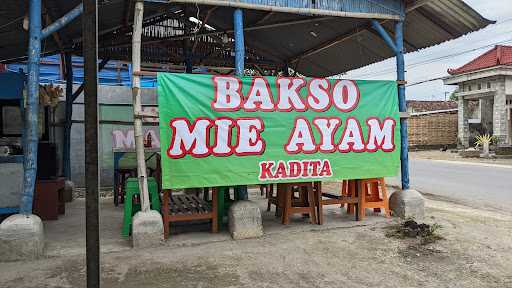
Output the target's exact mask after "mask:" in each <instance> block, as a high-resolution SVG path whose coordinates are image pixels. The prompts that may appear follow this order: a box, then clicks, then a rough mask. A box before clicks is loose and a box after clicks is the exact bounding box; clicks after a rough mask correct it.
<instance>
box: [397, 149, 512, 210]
mask: <svg viewBox="0 0 512 288" xmlns="http://www.w3.org/2000/svg"><path fill="white" fill-rule="evenodd" d="M410 178H411V187H412V188H414V189H416V190H418V191H420V192H422V193H428V194H434V195H438V196H442V197H447V198H451V199H453V200H456V201H459V202H463V203H465V204H470V205H472V206H481V205H482V204H483V206H486V207H492V208H496V209H504V210H506V211H508V212H512V166H510V167H508V168H504V167H497V166H494V165H485V164H473V163H460V162H449V161H435V160H419V159H416V160H411V161H410ZM398 181H399V179H390V180H388V182H389V183H390V184H398V183H399V182H398Z"/></svg>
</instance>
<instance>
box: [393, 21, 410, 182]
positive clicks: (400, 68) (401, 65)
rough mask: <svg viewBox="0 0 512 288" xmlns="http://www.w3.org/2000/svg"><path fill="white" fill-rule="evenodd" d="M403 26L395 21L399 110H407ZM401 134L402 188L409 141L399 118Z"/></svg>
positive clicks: (405, 125)
mask: <svg viewBox="0 0 512 288" xmlns="http://www.w3.org/2000/svg"><path fill="white" fill-rule="evenodd" d="M403 30H404V26H403V20H401V21H398V22H396V23H395V47H396V50H397V51H396V78H397V81H398V82H399V84H398V106H399V110H400V112H407V103H406V101H405V61H404V36H403V35H404V31H403ZM400 135H401V139H400V140H401V141H400V144H401V147H402V148H401V150H400V162H401V165H400V167H401V176H402V190H406V189H409V155H408V153H409V142H408V137H407V119H406V118H400Z"/></svg>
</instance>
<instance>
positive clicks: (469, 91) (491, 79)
mask: <svg viewBox="0 0 512 288" xmlns="http://www.w3.org/2000/svg"><path fill="white" fill-rule="evenodd" d="M448 73H449V74H450V76H448V77H446V78H444V79H443V80H444V83H445V84H446V85H457V86H458V87H457V90H456V92H455V95H456V96H457V98H458V104H459V113H458V141H459V142H460V144H461V146H463V147H469V146H472V144H473V143H474V139H475V137H476V136H477V135H479V134H490V135H494V136H496V139H497V144H498V146H510V145H511V144H512V122H511V121H512V120H511V111H512V46H501V45H498V46H495V47H494V48H493V49H491V50H489V51H487V52H485V53H484V54H482V55H480V56H478V57H477V58H475V59H473V60H472V61H470V62H468V63H467V64H465V65H463V66H461V67H459V68H456V69H448Z"/></svg>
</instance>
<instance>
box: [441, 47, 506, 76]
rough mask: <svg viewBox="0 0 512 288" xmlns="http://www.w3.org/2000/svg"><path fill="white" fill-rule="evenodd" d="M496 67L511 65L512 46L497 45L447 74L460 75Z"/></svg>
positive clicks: (449, 70)
mask: <svg viewBox="0 0 512 288" xmlns="http://www.w3.org/2000/svg"><path fill="white" fill-rule="evenodd" d="M498 65H512V46H503V45H497V46H495V47H494V48H492V49H491V50H489V51H487V52H485V53H484V54H482V55H480V56H478V57H477V58H475V59H473V60H471V61H470V62H468V63H467V64H465V65H463V66H461V67H459V68H456V69H448V73H449V74H451V75H455V74H462V73H465V72H471V71H476V70H480V69H485V68H490V67H494V66H498Z"/></svg>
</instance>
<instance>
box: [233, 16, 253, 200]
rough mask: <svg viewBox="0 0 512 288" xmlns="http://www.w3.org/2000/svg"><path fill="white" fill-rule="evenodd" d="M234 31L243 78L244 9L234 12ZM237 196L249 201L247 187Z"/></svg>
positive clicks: (237, 64) (238, 69)
mask: <svg viewBox="0 0 512 288" xmlns="http://www.w3.org/2000/svg"><path fill="white" fill-rule="evenodd" d="M233 30H234V35H235V74H236V76H238V77H242V76H244V66H245V63H244V59H245V44H244V15H243V11H242V9H235V11H234V12H233ZM235 194H236V195H237V197H236V198H237V199H238V200H247V199H249V195H248V192H247V186H243V185H242V186H236V187H235Z"/></svg>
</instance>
